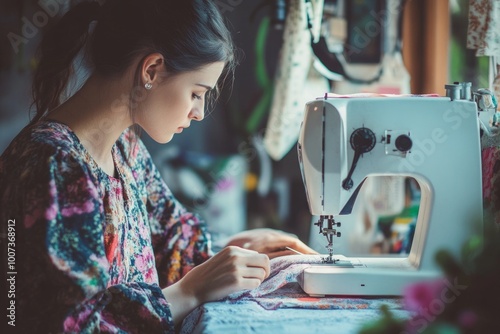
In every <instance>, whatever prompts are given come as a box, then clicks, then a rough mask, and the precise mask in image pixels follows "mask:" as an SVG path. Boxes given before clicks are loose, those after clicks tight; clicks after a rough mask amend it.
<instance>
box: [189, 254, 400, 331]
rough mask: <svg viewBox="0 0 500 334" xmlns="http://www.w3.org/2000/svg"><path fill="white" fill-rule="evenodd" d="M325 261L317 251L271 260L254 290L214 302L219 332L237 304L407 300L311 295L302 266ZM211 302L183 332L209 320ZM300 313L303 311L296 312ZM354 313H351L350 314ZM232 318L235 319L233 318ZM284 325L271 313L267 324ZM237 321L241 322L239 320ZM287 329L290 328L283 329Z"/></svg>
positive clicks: (361, 305)
mask: <svg viewBox="0 0 500 334" xmlns="http://www.w3.org/2000/svg"><path fill="white" fill-rule="evenodd" d="M319 263H322V257H321V256H318V255H290V256H283V257H278V258H274V259H272V260H271V263H270V264H271V274H270V275H269V277H268V278H267V279H266V280H265V281H264V282H262V284H261V285H260V286H259V287H257V288H256V289H253V290H247V291H240V292H236V293H233V294H231V295H230V296H228V297H227V298H225V299H223V300H221V301H219V302H217V303H215V304H214V305H215V306H213V307H212V308H213V311H212V312H213V313H214V314H216V313H215V312H217V315H218V318H220V319H221V320H219V322H220V328H219V329H220V330H221V331H220V332H222V329H227V327H224V326H223V325H224V324H227V321H228V320H227V319H228V318H230V317H231V319H233V318H234V317H235V316H234V312H235V311H234V305H235V304H237V305H238V309H239V310H242V311H246V310H247V309H248V304H249V303H252V302H253V303H256V304H257V305H259V306H260V307H262V308H263V309H265V310H270V311H276V310H279V309H321V310H368V309H372V310H378V309H379V308H380V306H381V305H382V304H385V305H387V306H388V307H389V308H390V309H393V310H403V308H404V303H403V300H402V299H401V298H398V297H395V298H362V297H351V298H345V297H321V298H318V297H311V296H309V295H307V294H306V293H305V292H304V291H303V290H302V288H301V287H300V285H299V283H298V281H299V280H300V275H301V273H302V272H303V270H304V269H305V268H307V267H309V266H311V265H312V264H319ZM208 307H210V304H209V305H201V306H199V307H198V308H197V309H196V310H195V311H193V312H192V313H191V314H189V315H188V316H187V317H186V319H184V322H183V325H182V333H193V332H195V329H196V328H197V327H199V326H200V325H202V322H203V321H206V320H207V319H206V318H207V317H208V318H210V314H208V315H207V314H205V311H206V310H207V308H208ZM297 316H298V317H301V316H304V313H300V312H297ZM351 316H352V314H351ZM231 321H233V320H231ZM271 321H272V323H273V324H280V325H282V326H283V325H284V324H283V323H282V322H280V320H277V318H275V317H272V320H270V321H269V323H268V325H271ZM237 325H241V324H240V323H238V324H237ZM283 332H287V333H288V331H283Z"/></svg>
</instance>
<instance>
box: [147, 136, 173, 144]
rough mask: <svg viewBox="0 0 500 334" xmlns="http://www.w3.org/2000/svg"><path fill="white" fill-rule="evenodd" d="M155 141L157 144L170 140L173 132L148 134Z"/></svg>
mask: <svg viewBox="0 0 500 334" xmlns="http://www.w3.org/2000/svg"><path fill="white" fill-rule="evenodd" d="M150 137H151V138H152V139H153V140H154V141H155V142H157V143H158V144H166V143H168V142H170V141H171V140H172V138H173V137H174V135H173V134H163V135H158V136H154V137H153V136H150Z"/></svg>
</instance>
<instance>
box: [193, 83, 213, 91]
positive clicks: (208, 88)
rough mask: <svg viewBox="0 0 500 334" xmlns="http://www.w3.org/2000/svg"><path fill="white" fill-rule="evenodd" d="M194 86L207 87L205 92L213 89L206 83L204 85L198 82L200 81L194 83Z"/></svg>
mask: <svg viewBox="0 0 500 334" xmlns="http://www.w3.org/2000/svg"><path fill="white" fill-rule="evenodd" d="M196 86H201V87H204V88H206V89H207V92H208V91H210V90H212V89H213V88H212V87H210V86H207V85H204V84H200V83H197V84H196Z"/></svg>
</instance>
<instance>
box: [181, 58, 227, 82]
mask: <svg viewBox="0 0 500 334" xmlns="http://www.w3.org/2000/svg"><path fill="white" fill-rule="evenodd" d="M223 70H224V63H223V62H217V63H210V64H207V65H204V66H202V67H200V68H198V69H196V70H193V71H188V72H183V73H179V74H178V75H176V77H177V79H178V80H182V81H185V82H188V83H192V84H203V85H207V86H210V87H213V86H215V84H216V83H217V80H218V79H219V77H220V75H221V73H222V71H223Z"/></svg>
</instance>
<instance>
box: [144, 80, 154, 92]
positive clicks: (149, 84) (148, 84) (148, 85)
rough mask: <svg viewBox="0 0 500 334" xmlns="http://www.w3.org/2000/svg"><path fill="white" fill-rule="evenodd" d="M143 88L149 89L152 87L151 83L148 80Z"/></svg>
mask: <svg viewBox="0 0 500 334" xmlns="http://www.w3.org/2000/svg"><path fill="white" fill-rule="evenodd" d="M144 88H146V89H147V90H150V89H151V88H153V84H152V83H151V82H148V83H146V84H145V85H144Z"/></svg>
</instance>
